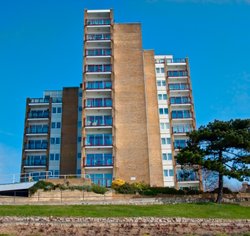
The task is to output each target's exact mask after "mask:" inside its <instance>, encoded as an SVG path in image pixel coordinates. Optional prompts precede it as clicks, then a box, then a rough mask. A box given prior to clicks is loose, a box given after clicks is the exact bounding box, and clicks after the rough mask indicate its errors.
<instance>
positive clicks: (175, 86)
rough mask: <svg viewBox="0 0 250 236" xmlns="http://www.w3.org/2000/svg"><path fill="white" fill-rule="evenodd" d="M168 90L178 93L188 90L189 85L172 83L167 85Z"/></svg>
mask: <svg viewBox="0 0 250 236" xmlns="http://www.w3.org/2000/svg"><path fill="white" fill-rule="evenodd" d="M168 88H169V90H170V91H179V90H189V89H190V88H189V84H187V83H174V84H169V85H168Z"/></svg>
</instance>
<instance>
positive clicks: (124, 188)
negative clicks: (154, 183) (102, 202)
mask: <svg viewBox="0 0 250 236" xmlns="http://www.w3.org/2000/svg"><path fill="white" fill-rule="evenodd" d="M116 191H117V192H118V193H123V194H134V193H136V188H135V187H134V186H133V184H129V183H127V182H125V184H123V185H121V186H120V187H118V188H117V189H116Z"/></svg>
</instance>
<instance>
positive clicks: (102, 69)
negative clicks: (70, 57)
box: [85, 64, 112, 74]
mask: <svg viewBox="0 0 250 236" xmlns="http://www.w3.org/2000/svg"><path fill="white" fill-rule="evenodd" d="M111 71H112V66H111V65H110V64H103V65H87V66H85V72H86V73H97V74H99V73H111Z"/></svg>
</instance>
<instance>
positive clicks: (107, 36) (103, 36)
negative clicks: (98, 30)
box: [86, 33, 111, 41]
mask: <svg viewBox="0 0 250 236" xmlns="http://www.w3.org/2000/svg"><path fill="white" fill-rule="evenodd" d="M86 40H87V41H100V40H111V34H109V33H108V34H87V35H86Z"/></svg>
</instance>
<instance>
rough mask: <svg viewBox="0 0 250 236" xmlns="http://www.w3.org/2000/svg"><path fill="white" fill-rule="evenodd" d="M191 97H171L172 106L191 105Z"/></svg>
mask: <svg viewBox="0 0 250 236" xmlns="http://www.w3.org/2000/svg"><path fill="white" fill-rule="evenodd" d="M190 103H191V99H190V97H170V104H190Z"/></svg>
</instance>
